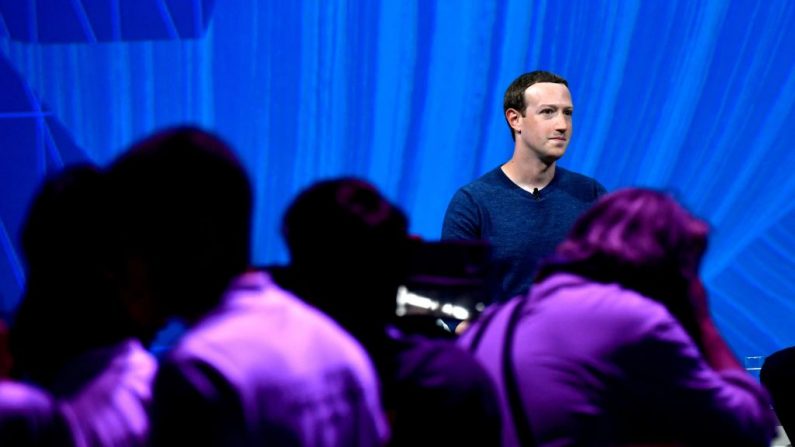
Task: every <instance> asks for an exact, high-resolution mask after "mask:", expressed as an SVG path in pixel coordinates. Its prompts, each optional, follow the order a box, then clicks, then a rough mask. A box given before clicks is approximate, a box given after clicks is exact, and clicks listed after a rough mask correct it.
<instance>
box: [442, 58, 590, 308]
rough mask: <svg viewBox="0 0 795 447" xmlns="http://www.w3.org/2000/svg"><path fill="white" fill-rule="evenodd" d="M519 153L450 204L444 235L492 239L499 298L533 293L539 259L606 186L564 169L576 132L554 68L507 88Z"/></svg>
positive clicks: (564, 86)
mask: <svg viewBox="0 0 795 447" xmlns="http://www.w3.org/2000/svg"><path fill="white" fill-rule="evenodd" d="M503 110H504V113H505V120H506V121H507V123H508V127H509V128H510V131H511V137H512V138H513V140H514V149H513V156H512V157H511V159H510V160H508V161H507V162H506V163H505V164H503V165H502V166H499V167H497V168H495V169H493V170H491V171H489V172H487V173H486V174H485V175H483V176H482V177H480V178H478V179H477V180H475V181H473V182H472V183H469V184H467V185H465V186H463V187H462V188H460V189H459V190H458V191H457V192H456V193H455V195H454V196H453V198H452V200H451V201H450V204H449V206H448V208H447V212H446V214H445V217H444V225H443V227H442V239H443V240H472V239H481V240H486V241H488V242H489V243H490V244H491V249H492V261H493V263H494V268H495V279H496V284H494V299H495V300H496V301H505V300H507V299H508V298H510V297H512V296H515V295H518V294H521V293H525V292H526V291H527V288H528V286H529V285H530V283H531V282H532V279H533V274H534V273H535V270H536V267H537V265H538V262H539V261H540V260H541V259H542V258H543V257H545V256H547V255H549V254H551V253H552V252H553V251H554V249H555V246H557V244H558V243H559V242H560V241H562V240H563V239H564V237H565V236H566V234H567V233H568V231H569V228H571V226H572V224H573V223H574V221H575V220H576V219H577V217H578V216H579V215H580V214H581V213H582V212H583V211H585V210H586V209H588V208H589V207H590V206H591V204H593V203H594V202H595V201H596V199H597V198H598V197H599V196H601V195H602V194H604V193H605V188H604V186H602V185H601V184H600V183H599V182H597V181H596V180H594V179H592V178H590V177H586V176H584V175H582V174H578V173H575V172H572V171H569V170H566V169H563V168H561V167H559V166H556V162H557V161H558V159H560V157H562V156H563V154H564V153H565V152H566V147H568V145H569V141H570V140H571V134H572V114H573V112H574V106H573V104H572V101H571V93H570V92H569V88H568V83H567V82H566V80H565V79H563V78H562V77H560V76H558V75H555V74H553V73H550V72H547V71H533V72H530V73H525V74H523V75H521V76H519V77H518V78H517V79H516V80H514V81H513V82H512V83H511V85H510V86H509V87H508V90H507V91H506V92H505V99H504V103H503Z"/></svg>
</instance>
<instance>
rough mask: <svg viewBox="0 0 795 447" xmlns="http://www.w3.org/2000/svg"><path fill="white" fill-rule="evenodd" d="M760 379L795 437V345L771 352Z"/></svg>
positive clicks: (777, 413)
mask: <svg viewBox="0 0 795 447" xmlns="http://www.w3.org/2000/svg"><path fill="white" fill-rule="evenodd" d="M759 379H760V380H761V381H762V384H764V385H765V388H767V390H768V391H769V392H770V397H772V398H773V408H775V409H776V415H778V420H779V421H780V422H781V426H782V427H784V431H786V432H787V437H788V438H789V439H790V440H793V439H795V347H792V346H791V347H789V348H784V349H782V350H780V351H776V352H774V353H773V354H770V355H769V356H768V357H767V358H766V359H765V363H764V364H763V365H762V370H761V371H760V374H759Z"/></svg>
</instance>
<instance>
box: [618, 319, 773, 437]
mask: <svg viewBox="0 0 795 447" xmlns="http://www.w3.org/2000/svg"><path fill="white" fill-rule="evenodd" d="M644 332H646V336H644V338H643V341H641V342H640V343H638V344H635V345H634V346H633V347H632V348H631V351H632V352H631V353H625V357H624V358H623V360H624V361H626V362H627V363H625V365H626V366H627V368H626V370H627V377H626V380H627V382H628V385H629V387H630V389H631V390H632V394H633V395H634V396H636V397H637V398H638V399H641V400H643V401H644V402H646V404H647V405H650V406H653V408H655V409H656V411H659V418H658V422H659V423H660V424H666V425H668V424H670V427H671V428H672V429H675V430H676V431H678V432H679V434H680V436H681V437H682V438H683V439H680V440H683V441H697V442H701V441H704V440H710V442H714V443H716V445H717V444H721V445H748V446H766V445H768V444H769V442H770V440H771V439H772V437H773V436H774V434H775V425H774V421H773V419H772V413H771V410H770V403H769V400H768V398H767V394H766V393H765V391H764V390H763V389H762V388H761V387H760V386H759V385H758V384H757V383H755V381H754V380H753V379H752V378H751V377H750V376H748V374H747V373H745V371H743V370H742V369H739V368H737V367H735V366H734V365H733V364H731V363H732V362H728V361H727V360H726V358H725V356H726V355H730V354H728V353H727V352H728V347H726V345H725V342H724V341H723V339H722V337H721V336H720V335H719V334H718V333H717V330H716V331H715V332H714V333H712V334H711V337H717V339H719V342H717V341H716V340H715V339H713V340H711V343H709V347H707V350H708V351H709V350H711V349H713V348H714V347H715V343H716V344H718V345H720V349H718V351H719V352H713V353H708V354H707V357H710V356H711V355H712V354H716V356H717V357H718V358H719V360H718V359H710V358H707V359H704V358H702V356H701V353H700V352H699V350H698V348H697V347H696V345H695V344H694V343H693V342H692V340H691V338H690V337H689V335H687V334H686V333H685V331H684V329H683V328H682V327H681V326H680V325H679V323H678V322H677V321H676V320H675V319H674V318H673V317H671V316H670V315H669V316H668V318H665V319H661V320H658V321H656V322H655V323H654V324H653V325H652V326H651V327H649V328H647V330H645V331H644Z"/></svg>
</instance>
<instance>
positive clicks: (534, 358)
mask: <svg viewBox="0 0 795 447" xmlns="http://www.w3.org/2000/svg"><path fill="white" fill-rule="evenodd" d="M707 233H708V231H707V226H706V225H705V224H704V223H703V222H701V221H699V220H697V219H695V218H693V217H692V216H690V215H689V214H688V213H687V212H686V211H685V210H684V209H683V208H682V207H681V206H680V205H678V204H677V203H676V201H675V200H674V199H672V198H671V197H669V196H668V195H665V194H663V193H660V192H655V191H650V190H644V189H627V190H623V191H619V192H616V193H613V194H609V195H607V196H605V197H604V198H602V199H601V200H600V201H599V202H598V203H597V204H596V205H595V206H594V207H593V208H592V209H591V210H589V211H588V212H586V213H585V214H584V215H583V216H581V218H580V219H579V220H578V221H577V223H576V224H575V225H574V227H573V229H572V231H571V232H570V234H569V236H568V237H567V239H566V240H565V241H564V242H563V243H562V244H561V245H560V246H559V247H558V249H557V250H556V252H555V254H554V255H553V256H552V257H551V258H550V259H548V260H547V261H546V262H545V264H544V265H543V267H542V268H541V270H540V271H539V273H538V275H537V277H536V279H535V283H534V285H533V288H532V289H531V291H530V293H529V294H528V295H527V296H526V297H517V298H515V299H513V300H511V301H509V302H508V303H506V304H505V305H503V306H500V307H496V308H493V309H490V310H488V311H487V312H486V313H485V314H484V316H483V318H482V319H481V321H480V322H479V323H477V324H475V325H474V326H473V327H472V328H471V329H470V330H469V331H467V332H466V333H465V334H464V335H463V336H462V338H461V342H462V344H463V345H465V346H468V347H469V348H470V349H471V350H472V351H473V352H475V353H476V355H477V356H478V358H479V359H481V360H482V361H483V363H484V364H485V365H486V367H487V369H488V370H489V371H490V372H491V373H492V376H493V377H494V378H495V379H496V380H497V382H498V387H499V389H500V392H501V393H502V395H503V398H504V399H503V400H504V405H503V417H504V419H503V420H504V421H505V424H504V443H505V445H507V446H514V445H525V446H526V445H540V446H552V445H599V446H602V445H622V444H649V443H665V442H676V443H682V444H685V445H722V446H727V445H742V446H766V445H768V444H769V442H770V440H771V438H772V436H773V434H774V428H775V427H774V423H773V421H772V414H771V412H770V408H769V404H768V400H767V395H766V393H765V392H764V390H762V389H761V388H760V387H759V385H758V384H757V383H755V381H754V380H753V379H752V378H751V377H750V376H748V375H747V374H746V373H745V371H744V370H743V369H742V368H741V367H740V365H739V364H738V363H737V361H736V359H735V358H734V357H733V355H732V353H731V352H730V350H729V349H728V347H727V346H726V344H725V342H724V340H723V339H722V338H721V336H720V335H719V333H718V330H717V329H716V328H715V326H714V324H713V322H712V320H711V318H710V316H709V311H708V306H707V303H706V294H705V292H704V289H703V287H702V286H701V283H700V280H699V278H698V268H699V264H700V261H701V257H702V255H703V252H704V250H705V247H706V242H707Z"/></svg>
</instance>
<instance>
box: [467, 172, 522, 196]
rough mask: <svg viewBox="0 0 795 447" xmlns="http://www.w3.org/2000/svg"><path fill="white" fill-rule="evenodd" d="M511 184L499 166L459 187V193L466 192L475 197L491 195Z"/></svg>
mask: <svg viewBox="0 0 795 447" xmlns="http://www.w3.org/2000/svg"><path fill="white" fill-rule="evenodd" d="M509 186H510V181H509V180H508V179H507V177H506V176H505V174H504V173H503V172H502V169H501V168H500V167H499V166H497V167H496V168H494V169H491V170H489V171H488V172H486V173H485V174H483V175H481V176H480V177H478V178H476V179H475V180H472V181H471V182H469V183H467V184H465V185H464V186H462V187H461V188H459V189H458V194H461V193H464V194H467V195H469V196H470V197H473V198H478V197H482V196H490V195H491V194H493V193H494V191H496V190H504V189H506V188H508V187H509Z"/></svg>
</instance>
